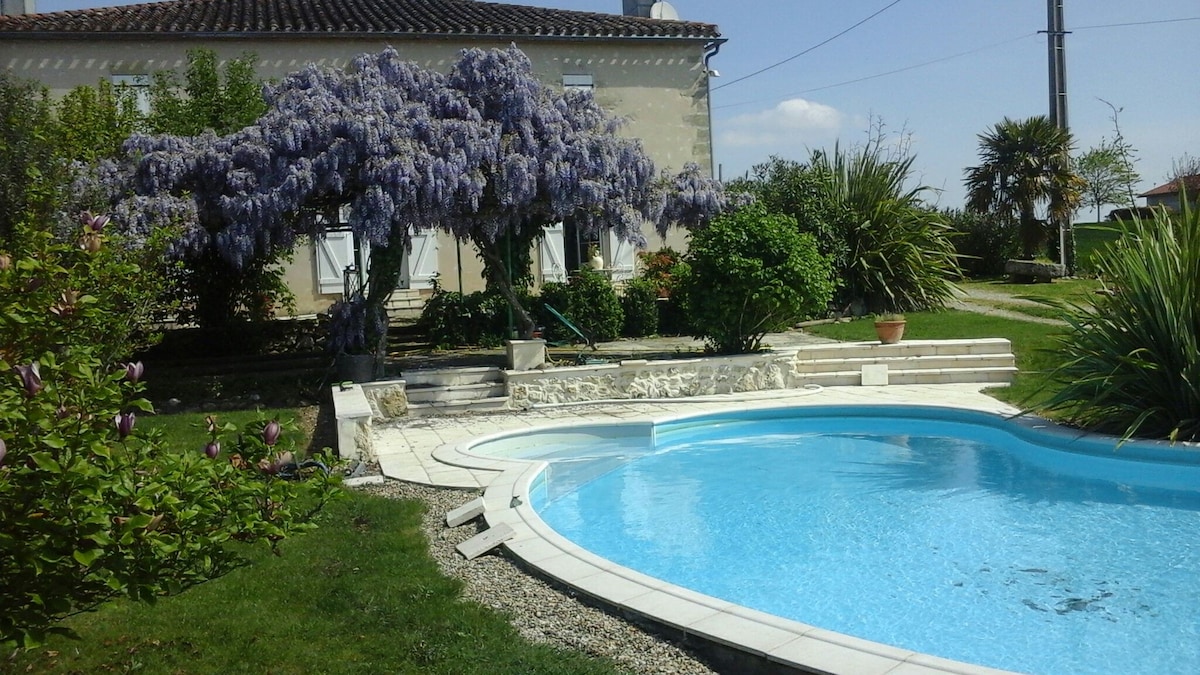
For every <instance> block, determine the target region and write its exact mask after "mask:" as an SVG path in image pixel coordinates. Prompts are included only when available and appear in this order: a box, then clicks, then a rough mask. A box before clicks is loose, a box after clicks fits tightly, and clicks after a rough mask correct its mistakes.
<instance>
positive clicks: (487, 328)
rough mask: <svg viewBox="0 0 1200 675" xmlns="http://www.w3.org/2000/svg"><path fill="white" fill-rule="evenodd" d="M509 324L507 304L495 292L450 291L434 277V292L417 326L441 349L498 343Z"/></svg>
mask: <svg viewBox="0 0 1200 675" xmlns="http://www.w3.org/2000/svg"><path fill="white" fill-rule="evenodd" d="M507 327H508V303H507V302H505V301H504V298H503V297H501V296H500V294H499V293H498V292H494V291H476V292H475V293H468V294H466V295H464V294H462V293H459V292H458V291H447V290H446V289H444V288H442V287H441V285H439V284H438V282H437V279H436V278H435V279H434V280H433V295H432V296H430V297H429V299H428V300H426V301H425V307H424V309H422V310H421V318H420V319H418V320H417V328H418V330H420V331H421V332H422V333H424V334H425V335H426V336H427V337H428V338H429V341H430V342H431V343H432V344H434V345H435V346H437V347H438V348H440V349H449V348H452V347H457V346H459V345H487V346H491V345H497V344H500V343H501V342H503V341H504V340H505V339H506V338H507V337H508V336H507V335H506V332H507Z"/></svg>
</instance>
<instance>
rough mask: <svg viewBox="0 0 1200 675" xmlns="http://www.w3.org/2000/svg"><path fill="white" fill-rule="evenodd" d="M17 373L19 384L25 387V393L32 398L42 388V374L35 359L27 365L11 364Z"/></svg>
mask: <svg viewBox="0 0 1200 675" xmlns="http://www.w3.org/2000/svg"><path fill="white" fill-rule="evenodd" d="M13 370H15V371H16V372H17V375H20V376H21V386H23V387H25V395H26V396H29V397H30V398H33V397H34V396H37V393H38V392H39V391H41V390H42V389H43V385H42V375H41V372H39V366H38V363H37V361H34V362H33V363H31V364H29V365H27V366H13Z"/></svg>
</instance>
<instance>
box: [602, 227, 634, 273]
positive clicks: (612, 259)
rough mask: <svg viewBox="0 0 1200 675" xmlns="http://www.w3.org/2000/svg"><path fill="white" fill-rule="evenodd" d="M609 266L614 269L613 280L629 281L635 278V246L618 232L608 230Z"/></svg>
mask: <svg viewBox="0 0 1200 675" xmlns="http://www.w3.org/2000/svg"><path fill="white" fill-rule="evenodd" d="M607 240H608V266H609V268H610V269H611V270H612V277H611V278H612V280H613V281H629V280H630V279H632V278H633V254H634V251H635V249H634V246H633V244H631V243H630V242H628V241H625V240H623V239H621V238H620V237H618V236H617V233H616V232H613V231H612V230H609V231H608V237H607Z"/></svg>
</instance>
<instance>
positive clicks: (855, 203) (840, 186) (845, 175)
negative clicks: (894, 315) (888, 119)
mask: <svg viewBox="0 0 1200 675" xmlns="http://www.w3.org/2000/svg"><path fill="white" fill-rule="evenodd" d="M810 163H811V165H812V168H813V170H814V171H816V172H817V173H818V175H819V176H821V183H820V189H821V190H822V196H821V199H822V200H823V201H824V202H825V203H827V204H836V205H839V206H840V209H839V210H837V211H838V212H839V218H841V219H842V220H841V222H840V223H839V227H840V228H841V231H842V236H843V238H844V240H845V242H846V245H847V247H848V253H847V254H846V263H845V265H844V267H842V268H841V269H839V270H837V272H838V274H839V275H840V276H841V281H842V284H843V296H844V297H845V298H848V299H851V300H859V299H861V300H862V301H863V302H864V303H865V305H866V308H867V310H868V311H871V312H904V311H909V310H916V309H929V308H933V307H941V306H942V305H944V304H945V302H946V301H947V300H949V299H950V298H951V297H953V293H954V283H953V281H952V280H953V279H956V278H958V277H959V276H960V272H959V269H958V265H957V263H956V261H955V251H954V245H953V243H951V239H950V236H951V230H950V227H949V225H947V224H946V222H945V219H944V218H943V217H942V216H941V215H940V214H939V213H937V212H936V211H934V210H932V209H930V208H929V207H928V206H926V205H925V204H924V202H923V201H922V195H923V194H924V193H925V192H926V191H927V189H928V188H926V187H924V186H918V187H913V188H910V187H908V185H907V184H908V182H909V180H910V178H911V177H912V163H913V158H912V157H911V156H900V157H891V156H888V155H886V154H885V153H884V152H883V149H882V147H881V145H880V144H879V143H869V144H867V145H866V146H864V147H860V148H857V149H854V150H844V149H842V148H840V147H835V148H834V150H833V152H832V153H827V152H824V151H817V152H814V153H813V156H812V159H811V162H810Z"/></svg>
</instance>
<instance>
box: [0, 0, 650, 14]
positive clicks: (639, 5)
mask: <svg viewBox="0 0 1200 675" xmlns="http://www.w3.org/2000/svg"><path fill="white" fill-rule="evenodd" d="M7 1H8V0H5V2H7ZM624 2H625V16H644V17H649V16H650V6H651V5H653V4H654V0H624Z"/></svg>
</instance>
